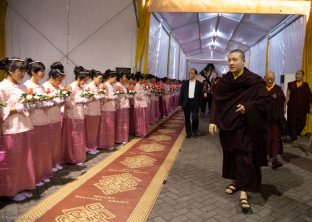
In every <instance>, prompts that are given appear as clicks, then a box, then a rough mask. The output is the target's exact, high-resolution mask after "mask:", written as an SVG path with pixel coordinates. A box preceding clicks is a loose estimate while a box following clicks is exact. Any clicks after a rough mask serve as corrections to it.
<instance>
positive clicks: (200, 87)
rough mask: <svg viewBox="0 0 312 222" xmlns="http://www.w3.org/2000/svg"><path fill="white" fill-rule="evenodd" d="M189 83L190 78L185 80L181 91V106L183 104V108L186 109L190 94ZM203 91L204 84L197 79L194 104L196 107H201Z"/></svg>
mask: <svg viewBox="0 0 312 222" xmlns="http://www.w3.org/2000/svg"><path fill="white" fill-rule="evenodd" d="M189 83H190V80H185V81H184V82H183V84H182V87H181V91H180V97H179V106H182V108H183V109H185V107H186V105H187V100H188V94H189ZM202 91H203V84H202V83H201V82H200V81H198V80H196V83H195V93H194V106H195V108H196V109H199V106H200V104H201V99H202Z"/></svg>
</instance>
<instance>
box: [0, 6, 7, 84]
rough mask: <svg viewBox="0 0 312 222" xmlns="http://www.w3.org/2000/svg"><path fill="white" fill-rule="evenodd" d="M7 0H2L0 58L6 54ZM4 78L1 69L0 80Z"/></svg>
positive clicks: (0, 12) (0, 9)
mask: <svg viewBox="0 0 312 222" xmlns="http://www.w3.org/2000/svg"><path fill="white" fill-rule="evenodd" d="M6 9H7V1H6V0H0V58H2V57H4V56H5V17H6ZM2 79H4V72H3V71H2V70H1V71H0V80H2Z"/></svg>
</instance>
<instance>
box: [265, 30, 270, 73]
mask: <svg viewBox="0 0 312 222" xmlns="http://www.w3.org/2000/svg"><path fill="white" fill-rule="evenodd" d="M269 47H270V39H269V36H268V37H267V45H266V52H265V74H266V73H267V72H268V71H269Z"/></svg>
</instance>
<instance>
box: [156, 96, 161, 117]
mask: <svg viewBox="0 0 312 222" xmlns="http://www.w3.org/2000/svg"><path fill="white" fill-rule="evenodd" d="M155 112H156V114H155V118H156V120H157V121H158V120H159V119H160V116H161V113H160V104H159V100H156V101H155Z"/></svg>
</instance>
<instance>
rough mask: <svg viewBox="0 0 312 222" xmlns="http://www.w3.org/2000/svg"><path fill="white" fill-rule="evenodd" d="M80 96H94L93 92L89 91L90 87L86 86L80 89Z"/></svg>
mask: <svg viewBox="0 0 312 222" xmlns="http://www.w3.org/2000/svg"><path fill="white" fill-rule="evenodd" d="M80 96H81V97H83V98H92V97H94V93H93V92H92V91H91V89H90V88H86V89H85V90H83V91H82V93H81V94H80Z"/></svg>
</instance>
